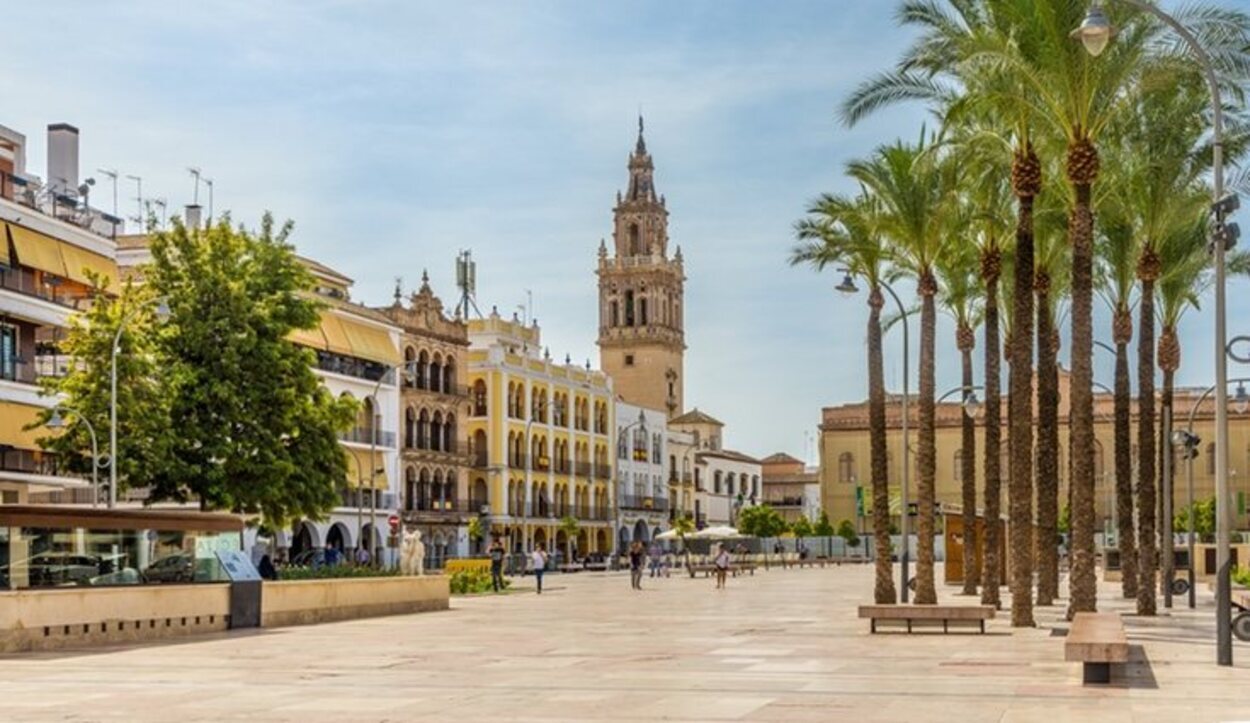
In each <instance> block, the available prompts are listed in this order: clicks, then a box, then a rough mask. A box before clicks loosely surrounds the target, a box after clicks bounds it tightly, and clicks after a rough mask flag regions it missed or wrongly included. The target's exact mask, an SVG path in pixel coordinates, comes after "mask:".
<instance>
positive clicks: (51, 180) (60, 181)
mask: <svg viewBox="0 0 1250 723" xmlns="http://www.w3.org/2000/svg"><path fill="white" fill-rule="evenodd" d="M48 186H49V187H50V188H52V190H53V191H55V192H56V193H64V194H76V193H78V129H77V128H75V127H74V126H72V125H70V124H68V123H52V124H50V125H49V126H48Z"/></svg>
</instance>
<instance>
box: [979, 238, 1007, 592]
mask: <svg viewBox="0 0 1250 723" xmlns="http://www.w3.org/2000/svg"><path fill="white" fill-rule="evenodd" d="M1001 269H1002V258H1001V256H1000V255H999V252H998V249H991V250H988V251H986V252H985V253H984V254H983V255H982V258H981V278H982V279H983V280H984V281H985V454H984V457H983V459H984V460H985V461H984V467H983V468H984V470H985V508H984V510H983V519H984V522H985V535H984V538H985V539H984V542H983V550H982V553H981V560H982V565H981V604H982V605H993V606H994V607H995V608H998V607H999V606H1000V605H1001V604H1002V600H1001V599H1000V598H999V594H998V586H999V584H1000V582H1001V581H1000V580H999V577H998V571H999V566H1000V565H1001V560H1000V558H999V554H998V549H999V545H1000V544H1001V539H1002V536H1001V534H1000V528H999V521H998V518H999V517H1000V516H1001V515H1002V510H1001V509H1000V504H999V500H1000V499H1001V494H1002V470H1001V460H1000V458H999V449H1000V447H1001V440H1002V433H1003V428H1002V378H1001V372H1000V369H1001V368H1002V367H1001V364H1002V350H1001V348H1000V345H999V339H998V278H999V273H1000V272H1001Z"/></svg>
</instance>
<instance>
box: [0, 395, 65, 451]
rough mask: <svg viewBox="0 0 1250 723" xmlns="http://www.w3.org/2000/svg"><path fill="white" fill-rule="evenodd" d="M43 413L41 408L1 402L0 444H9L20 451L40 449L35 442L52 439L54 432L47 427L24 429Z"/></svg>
mask: <svg viewBox="0 0 1250 723" xmlns="http://www.w3.org/2000/svg"><path fill="white" fill-rule="evenodd" d="M40 411H42V410H41V409H40V408H39V407H32V406H29V405H26V404H17V403H15V402H0V444H9V445H12V446H14V447H17V448H18V449H33V450H37V449H39V443H38V442H36V441H35V440H37V439H39V438H40V437H51V436H52V430H50V429H47V428H46V427H36V428H35V429H23V427H25V426H26V425H28V424H30V423H32V422H34V421H35V418H36V416H37V415H38V414H39V412H40Z"/></svg>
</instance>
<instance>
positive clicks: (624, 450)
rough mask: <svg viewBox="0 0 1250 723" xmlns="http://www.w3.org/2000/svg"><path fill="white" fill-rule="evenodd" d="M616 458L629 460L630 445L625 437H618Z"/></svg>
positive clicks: (621, 435) (619, 435)
mask: <svg viewBox="0 0 1250 723" xmlns="http://www.w3.org/2000/svg"><path fill="white" fill-rule="evenodd" d="M616 458H617V459H629V444H628V443H626V441H625V435H623V434H618V435H616Z"/></svg>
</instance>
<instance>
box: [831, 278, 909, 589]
mask: <svg viewBox="0 0 1250 723" xmlns="http://www.w3.org/2000/svg"><path fill="white" fill-rule="evenodd" d="M842 273H843V274H844V276H843V278H842V283H840V284H838V285H837V286H836V287H834V288H836V289H837V291H839V292H840V293H842V294H844V295H847V296H849V295H851V294H855V293H857V292H858V291H859V287H858V286H856V285H855V278H854V277H853V276H852V275H851V272H850V270H849V269H842ZM877 283H878V284H879V285H880V286H881V288H883V289H885V290H886V291H888V292H889V293H890V296H891V297H892V298H893V299H894V303H895V304H896V305H897V306H898V313H899V315H900V319H901V321H902V324H903V480H902V484H901V485H899V486H900V496H901V498H902V499H901V502H902V510H901V514H900V515H899V517H900V518H902V520H901V523H900V524H899V530H900V531H901V532H902V533H903V534H902V538H903V550H902V553H901V554H900V555H899V562H900V563H901V566H902V570H901V571H900V572H899V581H900V583H899V600H901V601H902V602H907V598H908V597H910V593H909V592H908V590H909V588H908V587H907V583H908V581H909V580H910V576H909V575H908V568H909V567H910V564H909V563H910V561H911V545H910V544H908V542H909V536H910V534H911V533H910V531H909V530H908V527H909V525H908V519H907V508H908V503H907V496H908V489H907V486H908V471H909V470H908V462H907V455H908V448H909V447H910V440H909V438H908V430H907V424H908V420H907V417H908V411H907V402H908V397H907V386H908V382H907V376H908V375H907V369H908V367H909V366H910V365H911V362H910V359H911V354H910V351H909V349H910V337H909V333H908V331H907V329H908V327H909V326H910V324H908V322H907V309H906V308H905V307H904V306H903V301H902V300H901V299H899V298H898V294H896V293H894V289H893V288H892V287H891V286H890V285H889V284H888V283H886V282H885V281H884V280H879V281H878V282H877Z"/></svg>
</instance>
